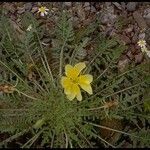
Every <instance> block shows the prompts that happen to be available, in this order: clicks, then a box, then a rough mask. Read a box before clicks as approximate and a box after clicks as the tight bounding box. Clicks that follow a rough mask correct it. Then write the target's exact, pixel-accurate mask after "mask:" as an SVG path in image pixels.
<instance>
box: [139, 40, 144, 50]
mask: <svg viewBox="0 0 150 150" xmlns="http://www.w3.org/2000/svg"><path fill="white" fill-rule="evenodd" d="M138 45H139V46H140V47H141V48H142V47H145V46H146V41H145V40H139V41H138Z"/></svg>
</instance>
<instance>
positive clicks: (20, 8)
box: [17, 6, 25, 14]
mask: <svg viewBox="0 0 150 150" xmlns="http://www.w3.org/2000/svg"><path fill="white" fill-rule="evenodd" d="M24 12H25V7H24V6H23V7H18V11H17V13H18V14H22V13H24Z"/></svg>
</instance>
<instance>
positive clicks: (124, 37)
mask: <svg viewBox="0 0 150 150" xmlns="http://www.w3.org/2000/svg"><path fill="white" fill-rule="evenodd" d="M120 39H121V40H122V42H123V43H124V44H125V45H126V44H130V43H131V40H130V39H129V38H128V37H127V36H126V35H120Z"/></svg>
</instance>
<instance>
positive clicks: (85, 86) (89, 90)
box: [79, 83, 93, 94]
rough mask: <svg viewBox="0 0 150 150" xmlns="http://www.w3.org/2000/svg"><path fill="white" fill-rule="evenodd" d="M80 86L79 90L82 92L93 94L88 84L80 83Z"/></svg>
mask: <svg viewBox="0 0 150 150" xmlns="http://www.w3.org/2000/svg"><path fill="white" fill-rule="evenodd" d="M79 85H80V86H81V88H82V89H83V90H85V91H86V92H88V93H89V94H93V91H92V87H91V85H90V84H83V83H80V84H79Z"/></svg>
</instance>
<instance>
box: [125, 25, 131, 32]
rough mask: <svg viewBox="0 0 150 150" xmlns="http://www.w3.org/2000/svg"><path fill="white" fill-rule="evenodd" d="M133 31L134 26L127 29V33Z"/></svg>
mask: <svg viewBox="0 0 150 150" xmlns="http://www.w3.org/2000/svg"><path fill="white" fill-rule="evenodd" d="M132 31H133V26H130V27H128V28H126V29H125V32H126V33H130V32H132Z"/></svg>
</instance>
